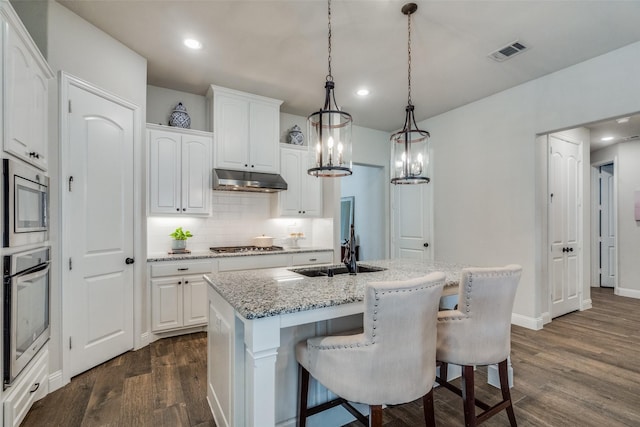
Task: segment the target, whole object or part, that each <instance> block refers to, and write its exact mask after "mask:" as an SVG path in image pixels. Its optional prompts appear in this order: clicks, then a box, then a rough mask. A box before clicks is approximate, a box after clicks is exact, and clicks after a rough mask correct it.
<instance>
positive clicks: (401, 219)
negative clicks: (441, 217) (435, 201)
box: [392, 184, 431, 260]
mask: <svg viewBox="0 0 640 427" xmlns="http://www.w3.org/2000/svg"><path fill="white" fill-rule="evenodd" d="M430 188H431V186H430V185H428V184H416V185H393V186H392V192H393V199H394V203H393V236H392V238H393V241H392V246H393V247H392V254H393V257H394V258H406V259H419V260H428V259H431V248H430V247H429V244H430V243H429V241H430V239H431V235H430V226H429V224H430V207H429V197H428V196H429V191H430Z"/></svg>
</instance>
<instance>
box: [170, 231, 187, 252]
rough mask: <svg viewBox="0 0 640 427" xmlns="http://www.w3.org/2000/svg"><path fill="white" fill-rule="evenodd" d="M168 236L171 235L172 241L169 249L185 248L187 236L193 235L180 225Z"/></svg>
mask: <svg viewBox="0 0 640 427" xmlns="http://www.w3.org/2000/svg"><path fill="white" fill-rule="evenodd" d="M169 236H170V237H173V242H171V249H182V250H184V249H186V248H187V239H188V238H189V237H193V234H191V232H190V231H189V230H186V231H183V230H182V227H178V228H176V230H175V231H174V232H173V233H171V234H169Z"/></svg>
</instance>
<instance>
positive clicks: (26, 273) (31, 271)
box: [11, 261, 51, 280]
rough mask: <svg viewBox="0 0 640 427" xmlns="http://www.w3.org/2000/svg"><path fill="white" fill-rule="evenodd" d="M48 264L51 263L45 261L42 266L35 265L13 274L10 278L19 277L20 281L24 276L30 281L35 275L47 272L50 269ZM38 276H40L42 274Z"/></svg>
mask: <svg viewBox="0 0 640 427" xmlns="http://www.w3.org/2000/svg"><path fill="white" fill-rule="evenodd" d="M50 264H51V261H45V262H43V263H42V264H38V265H35V266H33V267H31V268H27V269H26V270H23V271H21V272H20V273H17V274H14V275H13V276H11V277H19V278H20V279H21V280H24V277H25V276H29V279H30V278H31V277H32V276H33V277H35V276H36V274H35V273H38V272H40V271H43V270H48V269H49V267H50ZM38 276H42V274H40V275H38Z"/></svg>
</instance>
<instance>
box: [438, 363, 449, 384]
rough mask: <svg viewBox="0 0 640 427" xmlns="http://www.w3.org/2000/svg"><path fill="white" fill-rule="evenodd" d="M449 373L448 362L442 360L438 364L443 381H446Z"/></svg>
mask: <svg viewBox="0 0 640 427" xmlns="http://www.w3.org/2000/svg"><path fill="white" fill-rule="evenodd" d="M448 374H449V364H448V363H447V362H442V364H441V365H440V379H441V380H442V381H444V382H447V379H448V378H447V376H448Z"/></svg>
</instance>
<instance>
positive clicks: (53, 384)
mask: <svg viewBox="0 0 640 427" xmlns="http://www.w3.org/2000/svg"><path fill="white" fill-rule="evenodd" d="M64 385H65V384H64V381H63V380H62V370H57V371H55V372H54V373H52V374H49V393H53V392H54V391H56V390H58V389H59V388H62V387H64Z"/></svg>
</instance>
